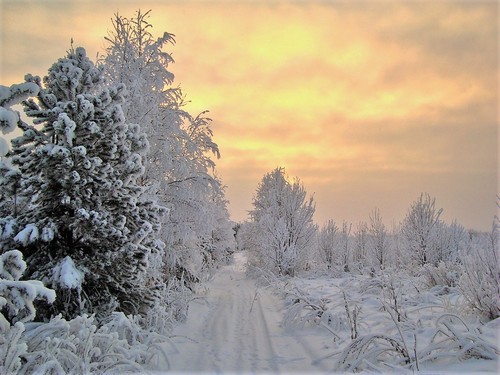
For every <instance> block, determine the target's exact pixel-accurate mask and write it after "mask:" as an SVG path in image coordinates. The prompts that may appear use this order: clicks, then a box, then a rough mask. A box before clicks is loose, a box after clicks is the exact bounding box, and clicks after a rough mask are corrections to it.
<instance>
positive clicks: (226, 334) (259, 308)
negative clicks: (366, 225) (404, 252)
mask: <svg viewBox="0 0 500 375" xmlns="http://www.w3.org/2000/svg"><path fill="white" fill-rule="evenodd" d="M246 261H247V255H246V253H245V252H238V253H235V254H234V262H233V263H232V264H230V265H228V266H225V267H223V268H222V269H220V270H219V271H218V272H217V274H216V275H215V277H214V278H213V279H212V280H211V281H209V282H207V283H205V284H202V285H200V286H199V290H198V291H197V295H196V296H195V297H194V298H193V300H192V302H191V303H190V306H189V311H188V316H187V319H186V321H185V322H184V323H181V324H179V325H178V326H176V327H175V328H174V331H173V333H172V340H173V346H170V345H169V346H168V348H167V347H166V346H165V350H166V351H167V354H168V364H167V363H163V364H161V365H160V367H159V370H164V369H166V368H168V369H169V371H173V372H174V373H176V372H183V373H184V372H187V373H200V372H203V373H217V374H222V373H291V372H301V373H307V374H311V373H327V372H328V373H331V372H332V371H341V372H343V371H356V370H358V371H359V370H362V371H365V372H366V371H369V372H371V371H377V369H378V370H381V371H382V372H388V371H393V370H391V366H393V369H394V371H396V372H409V371H411V370H410V369H409V368H408V365H406V364H405V363H403V362H400V361H401V359H400V358H401V354H400V353H399V352H397V350H395V349H394V347H393V346H392V344H395V345H396V344H397V343H399V342H403V341H405V345H408V348H409V350H413V346H412V345H413V336H412V335H409V333H408V332H410V331H408V327H412V324H413V323H412V322H413V319H415V318H417V320H416V324H417V325H416V326H415V328H411V332H410V333H411V334H413V332H414V333H415V334H416V335H417V336H418V343H417V344H418V347H417V348H416V350H417V351H418V355H419V356H420V358H422V362H421V363H420V371H422V372H423V373H439V374H446V373H449V372H450V371H451V372H453V373H456V372H460V373H478V372H489V373H495V372H496V370H497V368H498V365H499V361H498V359H499V357H498V353H499V352H498V348H497V347H496V346H495V345H496V341H497V339H498V336H497V335H498V325H499V324H500V319H497V320H498V322H496V323H495V321H493V322H490V323H488V324H486V325H481V324H478V322H477V321H474V319H472V320H471V319H469V320H465V321H463V323H462V320H461V319H462V318H460V317H459V316H458V315H456V314H454V313H447V312H446V311H447V310H446V309H451V311H454V309H455V310H456V309H458V308H459V307H460V301H459V299H457V298H455V296H454V295H453V293H452V294H451V295H450V296H446V297H445V298H443V297H442V296H439V295H437V294H435V293H433V292H430V291H428V292H421V293H420V294H418V295H417V293H416V292H415V289H414V288H413V286H412V285H413V282H414V280H412V279H410V278H408V279H406V280H395V281H394V282H395V283H396V282H399V281H401V282H402V284H401V285H400V286H401V288H403V289H402V290H401V294H400V298H401V301H400V303H401V304H402V306H404V309H406V310H405V314H406V315H405V319H404V321H403V322H401V323H395V321H393V320H392V319H391V318H390V314H389V313H388V311H389V310H390V309H391V306H389V305H386V310H384V309H381V304H383V299H384V298H386V297H385V296H386V295H387V296H388V294H387V293H388V291H387V290H385V291H381V289H380V286H379V285H378V284H377V283H378V281H379V280H378V279H372V278H369V277H367V276H352V275H348V274H345V275H344V276H342V277H339V278H333V277H332V276H327V275H323V276H320V275H317V274H316V275H311V276H309V277H306V276H302V277H293V278H288V279H286V280H285V281H282V285H281V287H278V286H277V285H274V286H273V287H272V289H269V288H264V287H262V286H259V284H257V283H256V281H255V280H254V279H252V278H249V277H248V276H247V273H246ZM386 282H387V283H388V285H391V284H390V283H389V282H388V281H387V280H386ZM412 288H413V290H414V292H413V293H410V294H408V293H409V291H410V290H411V289H412ZM278 290H279V291H280V294H281V296H286V298H285V300H283V299H282V298H280V297H279V296H278V295H276V293H273V291H274V292H276V291H278ZM343 291H345V293H346V294H345V299H346V300H347V302H346V300H345V299H344V297H343V296H344V294H343ZM299 298H302V299H303V300H307V304H302V305H300V303H299ZM346 303H347V304H348V308H349V310H350V312H351V314H352V313H353V312H354V311H355V310H356V308H358V307H359V308H358V309H357V311H358V316H357V319H358V321H357V324H358V326H357V328H356V329H357V330H358V331H359V332H358V334H357V335H358V338H357V340H354V339H351V337H350V335H351V334H352V330H351V328H352V320H353V318H352V316H351V318H350V319H351V321H350V320H349V319H348V318H347V317H346V307H345V305H346ZM306 305H307V307H308V308H304V307H305V306H306ZM311 306H316V307H314V308H311ZM294 308H295V310H294ZM315 308H318V310H316V309H315ZM399 308H400V309H402V308H403V307H399ZM321 309H324V313H323V316H322V317H321V314H318V312H319V311H323V310H321ZM394 314H395V313H394V312H393V315H394ZM394 317H395V315H394ZM464 319H465V318H464ZM398 324H400V325H401V326H400V328H399V329H402V330H403V333H402V334H403V335H404V337H402V336H398V333H397V331H398V329H397V325H398ZM448 327H450V328H448ZM440 332H442V333H440ZM447 335H448V336H447ZM357 345H359V346H363V347H364V348H365V349H366V352H365V353H364V354H358V346H357ZM492 348H493V349H492ZM427 350H428V352H427ZM382 351H383V352H385V354H383V352H382ZM477 351H479V353H480V355H482V356H484V358H476V357H475V354H474V353H478V352H477ZM381 353H382V354H381ZM411 355H413V353H410V356H411ZM488 356H490V357H493V358H494V360H487V359H485V358H488ZM425 357H427V360H424V359H425ZM380 359H385V360H387V365H385V364H384V363H381V362H378V361H379V360H380ZM343 360H346V361H348V362H345V363H342V361H343ZM365 360H369V361H371V363H370V364H367V362H366V361H365ZM377 362H378V363H377ZM398 362H399V364H397V363H398ZM352 365H357V366H359V367H358V368H357V369H356V368H352V367H351V366H352Z"/></svg>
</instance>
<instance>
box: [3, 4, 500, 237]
mask: <svg viewBox="0 0 500 375" xmlns="http://www.w3.org/2000/svg"><path fill="white" fill-rule="evenodd" d="M0 4H1V6H0V10H1V20H0V24H1V26H0V33H1V35H0V37H1V39H0V42H1V43H0V46H1V48H2V49H1V60H0V61H1V72H0V73H1V74H0V78H1V80H0V84H2V85H10V84H13V83H19V82H22V81H23V77H24V74H26V73H32V74H37V75H44V74H45V73H46V71H47V69H48V68H49V67H50V65H51V64H52V63H53V62H55V61H56V60H57V59H58V58H59V57H62V56H64V54H65V52H66V51H67V50H68V48H69V45H70V39H71V38H73V40H74V43H75V45H76V46H78V45H81V46H84V47H85V48H86V49H87V51H88V54H89V55H90V56H95V55H96V54H97V53H98V52H101V53H102V51H103V49H104V47H105V41H104V36H106V35H107V33H108V30H109V29H110V28H111V18H112V16H113V14H114V13H116V12H119V13H120V14H121V15H124V16H132V15H133V14H134V12H135V11H136V10H137V7H138V5H137V4H138V3H137V2H136V1H94V0H87V1H83V0H81V1H50V0H46V1H23V0H16V1H14V0H0ZM140 6H141V9H142V10H149V9H152V13H151V17H150V22H151V23H152V24H153V26H154V28H153V33H154V34H155V35H158V36H159V35H161V34H163V32H164V31H168V32H170V33H173V34H175V35H176V41H177V43H176V44H175V45H174V46H169V47H168V48H167V51H169V52H171V53H172V54H173V57H174V59H175V61H176V62H175V64H174V65H173V66H172V68H171V70H172V71H173V72H174V74H175V75H176V83H177V84H178V85H180V86H181V87H182V88H183V90H184V92H185V94H186V95H187V98H188V99H189V100H190V101H191V103H190V104H189V106H188V110H189V111H190V112H191V113H193V114H195V113H197V112H200V111H202V110H206V109H208V110H209V111H210V117H211V118H212V119H213V124H212V125H213V130H214V133H215V141H216V142H217V143H218V144H219V147H220V149H221V152H222V158H221V159H220V160H219V161H218V173H219V175H220V176H221V177H222V179H223V181H224V183H225V184H226V185H227V197H228V199H229V200H230V206H229V208H230V212H231V215H232V218H233V219H234V220H237V221H239V220H243V219H245V218H246V212H247V211H248V210H249V209H251V201H252V196H253V194H254V192H255V189H256V187H257V184H258V182H259V180H260V179H261V178H262V176H263V175H264V174H265V173H267V172H269V171H271V170H272V169H274V168H275V167H277V166H282V167H285V168H286V172H287V174H288V175H290V176H291V177H293V176H297V177H299V178H300V179H301V180H302V182H303V183H304V185H305V188H306V190H307V191H308V192H309V193H311V194H314V197H315V201H316V218H315V220H316V221H317V222H318V223H319V224H322V223H323V222H324V221H326V220H328V219H330V218H331V219H334V220H335V221H338V222H341V221H342V220H343V219H345V220H348V221H350V222H353V223H357V222H359V221H361V220H367V219H368V215H369V213H370V211H372V210H373V209H374V208H376V207H377V208H379V209H380V212H381V215H382V217H383V218H384V219H385V221H386V223H387V224H388V225H391V224H392V223H397V222H399V221H400V220H401V219H402V218H403V217H404V216H405V214H406V212H407V210H408V207H409V206H410V204H411V203H412V202H413V201H414V200H415V199H417V198H418V197H419V195H420V193H421V192H428V193H429V194H430V195H431V196H433V197H435V198H436V202H437V205H438V206H439V207H442V208H443V209H444V214H443V215H444V216H443V218H444V219H445V220H446V221H448V222H451V221H452V220H455V219H456V220H457V221H458V222H459V223H461V224H463V225H464V226H466V227H468V228H475V229H485V230H486V229H489V228H490V227H491V223H492V220H493V216H494V215H495V214H496V203H495V202H496V194H497V192H498V188H497V184H498V177H497V168H498V154H497V148H498V147H497V143H498V130H497V127H498V119H499V118H498V105H499V90H498V80H499V78H500V77H499V70H498V50H499V40H498V32H499V30H498V19H499V18H498V17H499V9H498V8H499V6H498V3H497V2H496V1H441V2H439V1H437V2H436V1H432V2H431V1H405V2H403V1H392V2H390V1H349V2H348V1H345V2H342V1H293V2H292V1H263V0H262V1H229V0H226V1H210V0H206V1H180V0H179V1H150V2H148V1H143V2H141V3H140Z"/></svg>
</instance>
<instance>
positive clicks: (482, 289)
mask: <svg viewBox="0 0 500 375" xmlns="http://www.w3.org/2000/svg"><path fill="white" fill-rule="evenodd" d="M498 231H499V227H498V225H494V227H493V231H492V233H491V234H490V235H484V234H483V235H481V234H477V235H474V236H472V239H471V241H470V243H469V246H468V248H467V249H466V250H464V251H463V252H462V254H461V260H462V263H463V266H462V267H463V271H462V275H461V276H460V279H459V282H458V286H459V288H460V290H461V292H462V293H463V295H464V296H465V298H466V299H467V301H468V303H469V305H470V306H471V307H472V309H473V310H475V311H477V312H479V313H480V314H482V315H484V316H485V317H486V318H488V319H495V318H498V317H499V316H500V265H499V263H498V255H497V251H498V243H497V242H496V241H497V239H498V233H499V232H498Z"/></svg>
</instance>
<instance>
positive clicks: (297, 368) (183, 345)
mask: <svg viewBox="0 0 500 375" xmlns="http://www.w3.org/2000/svg"><path fill="white" fill-rule="evenodd" d="M245 263H246V258H245V254H244V253H236V254H235V256H234V263H233V264H231V265H229V266H226V267H224V268H222V269H221V270H219V271H218V273H217V275H216V276H215V277H214V279H213V280H212V281H211V282H209V283H208V284H207V292H206V294H205V295H204V296H203V298H200V299H197V300H195V301H193V302H192V303H191V305H190V307H189V314H188V319H187V321H186V322H185V323H183V324H181V325H179V326H178V327H176V329H175V330H174V333H173V334H174V336H175V337H174V339H173V341H174V342H175V350H174V351H170V355H169V361H170V370H171V371H174V372H188V373H193V372H204V373H207V372H212V373H232V372H238V373H241V372H247V373H256V372H257V373H261V372H266V373H285V374H286V373H290V372H304V373H308V374H310V373H315V372H316V373H318V372H323V371H326V370H327V368H321V367H317V366H314V365H313V361H314V359H315V358H316V357H315V356H314V355H313V353H316V355H317V353H318V352H317V350H318V349H319V348H318V345H320V346H321V345H322V344H321V343H320V342H318V336H317V333H316V335H311V336H308V335H307V334H305V333H304V332H301V333H299V332H292V331H290V330H284V329H283V328H281V325H280V322H281V320H282V314H283V303H282V301H281V300H280V299H279V298H277V297H276V296H274V295H272V294H271V293H270V292H269V291H267V290H265V289H262V288H258V287H257V286H256V284H255V281H254V280H252V279H249V278H247V277H246V275H245Z"/></svg>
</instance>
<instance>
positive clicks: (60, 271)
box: [52, 256, 85, 289]
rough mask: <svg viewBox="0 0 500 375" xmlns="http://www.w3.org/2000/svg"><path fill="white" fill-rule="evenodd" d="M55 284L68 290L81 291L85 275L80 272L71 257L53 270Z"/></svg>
mask: <svg viewBox="0 0 500 375" xmlns="http://www.w3.org/2000/svg"><path fill="white" fill-rule="evenodd" d="M52 272H53V276H52V280H53V283H55V284H58V285H60V286H61V287H62V288H67V289H80V288H81V285H82V282H83V279H84V276H85V275H84V273H83V272H81V271H80V270H78V269H77V268H76V266H75V263H74V262H73V259H71V257H70V256H67V257H66V258H64V259H63V260H62V261H61V262H60V263H59V264H58V265H56V266H55V267H54V268H53V271H52Z"/></svg>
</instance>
